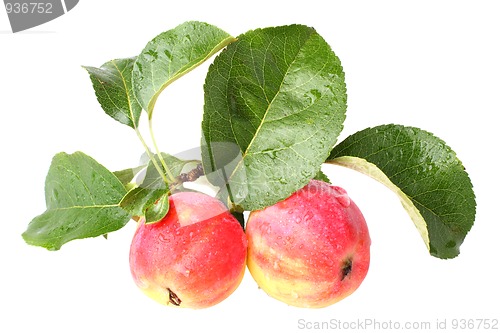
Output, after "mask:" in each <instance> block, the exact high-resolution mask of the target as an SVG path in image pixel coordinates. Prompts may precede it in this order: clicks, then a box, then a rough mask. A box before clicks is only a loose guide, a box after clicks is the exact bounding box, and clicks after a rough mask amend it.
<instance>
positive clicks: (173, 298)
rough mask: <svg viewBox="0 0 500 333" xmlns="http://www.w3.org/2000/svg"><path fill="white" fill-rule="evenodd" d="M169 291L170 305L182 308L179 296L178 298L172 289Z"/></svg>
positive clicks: (168, 289)
mask: <svg viewBox="0 0 500 333" xmlns="http://www.w3.org/2000/svg"><path fill="white" fill-rule="evenodd" d="M167 291H168V299H169V300H170V303H172V304H173V305H175V306H180V305H181V303H182V301H181V299H180V298H179V296H177V295H176V294H175V293H174V292H173V291H172V290H171V289H170V288H167Z"/></svg>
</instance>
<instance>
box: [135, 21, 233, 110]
mask: <svg viewBox="0 0 500 333" xmlns="http://www.w3.org/2000/svg"><path fill="white" fill-rule="evenodd" d="M233 41H234V38H233V37H231V36H230V35H229V34H228V33H226V32H224V31H222V30H221V29H219V28H217V27H215V26H213V25H210V24H207V23H203V22H196V21H190V22H185V23H183V24H181V25H179V26H177V27H175V28H173V29H171V30H168V31H165V32H163V33H161V34H160V35H158V36H156V37H155V38H153V39H152V40H151V41H150V42H149V43H148V44H147V45H146V47H145V48H144V50H142V52H141V54H140V55H139V56H138V57H137V61H136V62H135V65H134V70H133V73H132V81H133V87H134V91H135V96H136V97H137V99H138V101H139V104H140V105H141V106H142V107H143V109H144V110H146V111H147V112H148V115H149V117H150V118H151V117H152V113H153V109H154V105H155V103H156V99H157V98H158V96H159V95H160V93H161V92H162V90H163V89H165V88H166V87H167V86H168V85H169V84H170V83H172V82H173V81H175V80H177V79H178V78H179V77H181V76H183V75H184V74H186V73H188V72H189V71H191V70H193V69H194V68H195V67H197V66H199V65H200V64H202V63H203V62H204V61H206V60H207V59H208V58H210V57H211V56H212V55H214V54H215V53H217V52H218V51H220V50H221V49H222V48H224V47H225V46H226V45H228V44H229V43H231V42H233Z"/></svg>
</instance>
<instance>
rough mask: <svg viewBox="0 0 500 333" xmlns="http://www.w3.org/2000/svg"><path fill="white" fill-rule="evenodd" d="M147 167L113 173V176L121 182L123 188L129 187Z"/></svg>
mask: <svg viewBox="0 0 500 333" xmlns="http://www.w3.org/2000/svg"><path fill="white" fill-rule="evenodd" d="M145 167H146V166H145V165H142V166H138V167H135V168H129V169H123V170H119V171H115V172H113V174H114V175H115V176H116V178H118V180H120V182H121V183H122V184H123V186H125V187H127V186H129V185H130V183H131V182H132V180H133V179H134V177H135V176H136V175H137V174H138V173H139V172H140V171H141V170H143V169H144V168H145Z"/></svg>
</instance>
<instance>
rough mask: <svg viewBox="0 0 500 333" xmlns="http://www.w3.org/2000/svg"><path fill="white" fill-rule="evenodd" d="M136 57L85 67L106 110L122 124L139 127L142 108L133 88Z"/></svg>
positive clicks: (98, 98)
mask: <svg viewBox="0 0 500 333" xmlns="http://www.w3.org/2000/svg"><path fill="white" fill-rule="evenodd" d="M134 62H135V58H127V59H115V60H111V61H108V62H107V63H105V64H104V65H102V66H101V67H100V68H95V67H88V66H87V67H84V68H85V69H86V70H87V72H88V73H89V74H90V80H91V81H92V85H93V86H94V91H95V94H96V97H97V100H98V101H99V103H100V104H101V107H102V108H103V110H104V112H106V113H107V114H108V115H109V116H111V117H112V118H113V119H115V120H117V121H119V122H120V123H122V124H125V125H127V126H130V127H132V128H137V127H138V126H139V118H140V116H141V111H142V108H141V106H140V105H139V103H138V102H137V100H136V98H135V97H134V93H133V90H132V69H133V68H134Z"/></svg>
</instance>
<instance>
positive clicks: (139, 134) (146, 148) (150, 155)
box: [135, 127, 168, 186]
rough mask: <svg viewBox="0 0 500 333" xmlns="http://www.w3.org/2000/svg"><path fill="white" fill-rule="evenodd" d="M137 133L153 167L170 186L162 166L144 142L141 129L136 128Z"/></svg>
mask: <svg viewBox="0 0 500 333" xmlns="http://www.w3.org/2000/svg"><path fill="white" fill-rule="evenodd" d="M135 133H136V134H137V137H138V138H139V140H140V141H141V143H142V145H143V146H144V149H145V150H146V154H147V155H148V157H149V159H150V160H151V162H153V165H154V166H155V168H156V170H157V171H158V173H159V174H160V175H161V177H162V179H163V181H164V182H165V184H167V186H168V179H167V177H166V175H165V172H163V171H162V170H161V167H160V165H159V164H158V162H157V161H156V159H155V157H154V155H153V154H152V153H151V150H150V149H149V147H148V145H147V143H146V141H145V140H144V138H143V136H142V134H141V132H140V131H139V129H138V128H137V127H136V128H135Z"/></svg>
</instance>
